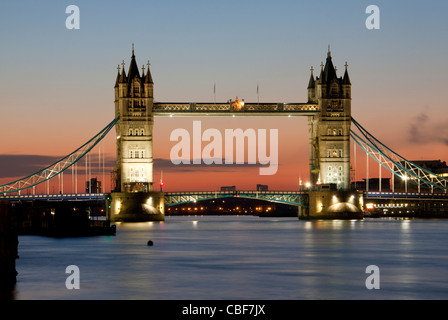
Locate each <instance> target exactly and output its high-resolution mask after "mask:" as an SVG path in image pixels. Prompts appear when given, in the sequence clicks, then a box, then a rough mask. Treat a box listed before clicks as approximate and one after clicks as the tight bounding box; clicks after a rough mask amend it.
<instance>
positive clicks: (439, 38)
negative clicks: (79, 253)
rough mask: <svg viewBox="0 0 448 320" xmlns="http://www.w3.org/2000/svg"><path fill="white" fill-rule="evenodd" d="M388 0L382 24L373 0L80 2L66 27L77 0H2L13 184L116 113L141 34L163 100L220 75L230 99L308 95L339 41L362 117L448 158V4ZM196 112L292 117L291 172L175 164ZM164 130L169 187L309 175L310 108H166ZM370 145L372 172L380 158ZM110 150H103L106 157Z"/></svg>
mask: <svg viewBox="0 0 448 320" xmlns="http://www.w3.org/2000/svg"><path fill="white" fill-rule="evenodd" d="M375 2H376V3H375V4H376V5H378V7H379V8H380V10H381V11H380V12H381V28H380V29H379V30H368V29H367V28H366V26H365V20H366V18H367V17H368V14H366V13H365V9H366V7H367V6H368V5H369V4H371V3H369V2H367V1H359V0H358V1H354V0H352V1H338V2H337V3H335V1H330V0H323V1H319V2H312V1H307V2H302V1H283V0H281V1H275V2H274V1H233V0H232V1H219V2H218V1H195V2H188V4H187V3H185V2H183V1H163V2H160V1H159V2H156V1H130V2H122V1H95V2H94V3H92V2H91V1H76V3H75V4H76V5H78V6H79V8H80V14H81V24H80V29H79V30H68V29H67V28H66V27H65V19H66V18H67V16H68V15H67V14H66V13H65V7H66V6H67V5H69V4H71V3H65V2H62V3H60V2H59V1H58V2H55V1H50V2H45V3H41V2H35V1H20V3H15V2H14V3H13V2H2V3H1V4H0V39H1V43H2V44H1V46H2V50H0V184H4V183H8V182H10V181H13V180H14V179H17V178H21V177H23V176H26V175H28V174H31V173H33V172H35V171H37V170H39V169H40V168H43V167H45V166H47V165H49V164H51V163H52V162H54V161H56V160H57V159H59V158H62V157H63V156H65V155H67V154H69V153H70V152H72V151H74V150H75V149H76V148H78V147H79V146H81V145H82V144H83V143H85V142H86V141H87V140H89V139H90V138H91V137H93V136H94V135H95V134H96V133H97V132H99V131H100V130H101V129H102V128H103V127H105V126H106V125H107V124H108V123H109V122H110V121H111V120H112V119H113V117H114V83H115V77H116V73H117V65H118V64H120V63H121V61H122V60H124V61H125V63H126V68H128V66H129V62H130V57H131V45H132V43H134V44H135V55H136V59H137V63H138V65H140V66H141V65H143V64H146V62H147V61H148V60H150V61H151V74H152V78H153V80H154V83H155V85H154V96H155V101H159V102H212V101H213V100H214V92H213V88H214V84H216V100H217V102H226V101H227V100H229V99H235V97H236V96H238V97H239V98H240V99H244V100H245V101H246V102H256V101H257V84H258V86H259V98H260V101H263V102H307V85H308V80H309V77H310V67H311V66H313V67H314V69H315V70H320V67H319V66H320V63H321V61H324V62H325V58H326V54H327V46H328V44H330V45H331V53H332V58H333V63H334V64H335V65H336V67H337V68H338V76H342V75H343V71H344V64H345V62H346V61H347V63H348V71H349V74H350V79H351V82H352V116H353V117H354V118H355V119H356V120H357V121H358V122H360V123H361V124H362V125H363V126H364V127H365V128H366V129H367V130H369V131H370V132H371V133H372V134H373V135H375V137H377V138H378V139H379V140H380V141H382V142H383V143H384V144H386V145H387V146H388V147H390V148H391V149H393V150H394V151H396V152H397V153H399V154H400V155H402V156H403V157H405V158H407V159H408V160H423V159H424V160H438V159H440V160H442V161H446V160H448V124H447V123H448V122H447V120H448V112H447V107H448V103H447V100H446V92H447V90H446V87H447V85H448V76H447V75H448V65H447V63H446V59H447V58H446V57H447V56H448V41H447V40H448V39H447V35H446V30H448V20H447V19H446V16H445V15H446V12H448V4H447V3H446V2H442V1H431V2H429V3H428V2H422V1H393V3H390V1H375ZM316 74H317V72H315V75H316ZM193 120H201V121H202V126H203V130H204V129H205V128H217V129H219V130H220V131H221V132H222V134H223V135H224V130H225V129H233V128H241V129H248V128H254V129H260V128H264V129H278V132H279V141H278V154H279V168H278V171H277V173H276V174H275V175H272V176H260V175H259V174H258V167H257V166H225V167H224V166H206V165H189V166H174V165H170V164H169V159H170V150H171V148H172V147H173V146H174V145H175V144H176V142H172V141H170V138H169V137H170V134H171V132H172V131H173V130H174V129H176V128H185V129H187V130H189V131H190V132H192V124H193ZM153 134H154V158H155V165H154V185H155V189H156V190H158V189H159V187H158V182H159V179H160V174H161V172H162V171H163V180H164V182H165V187H164V191H178V190H218V189H219V188H220V186H225V185H235V186H236V187H237V188H238V189H240V190H242V189H255V188H256V184H258V183H260V184H267V185H269V188H270V189H272V190H297V189H298V185H299V178H301V179H302V181H303V182H304V183H305V182H306V181H307V179H308V171H309V169H308V158H309V147H308V128H307V119H306V118H305V117H292V118H287V117H270V118H268V117H264V118H259V117H257V118H256V117H242V118H190V117H188V118H168V117H157V118H155V125H154V133H153ZM114 135H115V130H112V131H111V132H110V133H109V135H108V136H107V138H106V139H105V141H104V144H102V146H104V150H105V157H106V158H105V160H106V161H105V162H106V179H105V180H106V181H105V185H106V190H105V191H109V190H110V170H111V169H112V167H113V165H114V161H115V136H114ZM203 145H205V144H203ZM358 151H359V154H357V169H358V170H357V173H356V176H357V179H358V180H360V179H362V178H363V177H365V163H366V158H365V154H362V153H361V152H360V148H358ZM98 153H99V152H98V149H97V148H96V149H94V150H93V155H92V164H93V166H94V167H95V168H97V167H98V164H96V163H95V161H96V160H97V158H98ZM223 156H225V155H223ZM352 158H353V157H352ZM370 163H371V170H370V177H376V176H378V165H377V164H374V163H373V160H371V162H370ZM83 165H84V162H83V161H81V163H80V166H83ZM79 170H80V171H79V172H80V176H79V178H78V181H79V188H82V186H83V184H84V183H85V180H83V179H84V177H83V176H82V175H83V174H84V173H83V171H82V170H81V169H79ZM94 171H95V170H94ZM385 171H386V170H383V174H384V172H385ZM92 176H98V177H99V178H102V175H101V174H100V175H98V174H95V173H94V174H93V175H92ZM389 176H390V175H389V174H388V175H386V174H384V175H383V177H389ZM64 177H65V178H64V179H65V180H64V191H67V192H70V191H71V190H72V183H71V177H70V175H69V174H66V175H64ZM56 184H57V182H53V184H52V189H53V187H54V188H56V190H57V185H56ZM55 185H56V186H55Z"/></svg>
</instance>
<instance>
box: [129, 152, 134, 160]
mask: <svg viewBox="0 0 448 320" xmlns="http://www.w3.org/2000/svg"><path fill="white" fill-rule="evenodd" d="M129 158H131V159H132V158H134V151H132V150H131V151H129Z"/></svg>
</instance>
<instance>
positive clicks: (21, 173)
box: [0, 154, 115, 178]
mask: <svg viewBox="0 0 448 320" xmlns="http://www.w3.org/2000/svg"><path fill="white" fill-rule="evenodd" d="M62 158H63V157H62V156H43V155H31V154H0V178H17V177H19V178H24V177H26V176H29V175H31V174H33V173H36V172H38V171H39V170H42V169H44V168H46V167H48V166H49V165H52V164H53V163H55V162H57V161H59V160H60V159H62ZM91 161H92V164H91V174H92V175H96V174H101V173H102V163H101V166H100V168H99V167H98V158H97V157H96V158H95V159H92V160H91ZM101 162H102V160H101ZM85 166H86V162H85V159H84V158H82V159H81V160H80V161H78V174H84V170H85ZM114 167H115V158H105V159H104V170H105V171H106V172H110V170H112V169H113V168H114ZM68 170H69V172H71V169H68Z"/></svg>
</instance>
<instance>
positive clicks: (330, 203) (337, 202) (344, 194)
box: [298, 190, 364, 220]
mask: <svg viewBox="0 0 448 320" xmlns="http://www.w3.org/2000/svg"><path fill="white" fill-rule="evenodd" d="M308 199H309V200H308V208H303V207H299V212H298V216H299V219H300V220H333V219H334V220H337V219H343V220H348V219H350V220H351V219H363V217H364V214H363V202H364V200H363V193H362V192H359V191H343V190H318V191H310V193H309V198H308Z"/></svg>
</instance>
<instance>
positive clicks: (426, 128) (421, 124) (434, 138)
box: [408, 107, 448, 145]
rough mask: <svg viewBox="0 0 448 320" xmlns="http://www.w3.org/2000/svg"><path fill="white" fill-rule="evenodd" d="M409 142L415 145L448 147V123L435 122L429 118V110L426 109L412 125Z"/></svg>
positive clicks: (416, 117) (410, 126)
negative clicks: (440, 144) (437, 144)
mask: <svg viewBox="0 0 448 320" xmlns="http://www.w3.org/2000/svg"><path fill="white" fill-rule="evenodd" d="M408 140H409V141H410V142H412V143H415V144H427V143H442V144H444V145H448V122H447V121H443V120H442V121H441V120H440V119H438V120H437V121H433V120H432V119H431V118H430V116H429V108H428V107H425V110H424V111H422V112H420V113H419V114H418V115H417V116H415V117H414V119H413V121H412V122H411V123H410V125H409V135H408Z"/></svg>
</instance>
